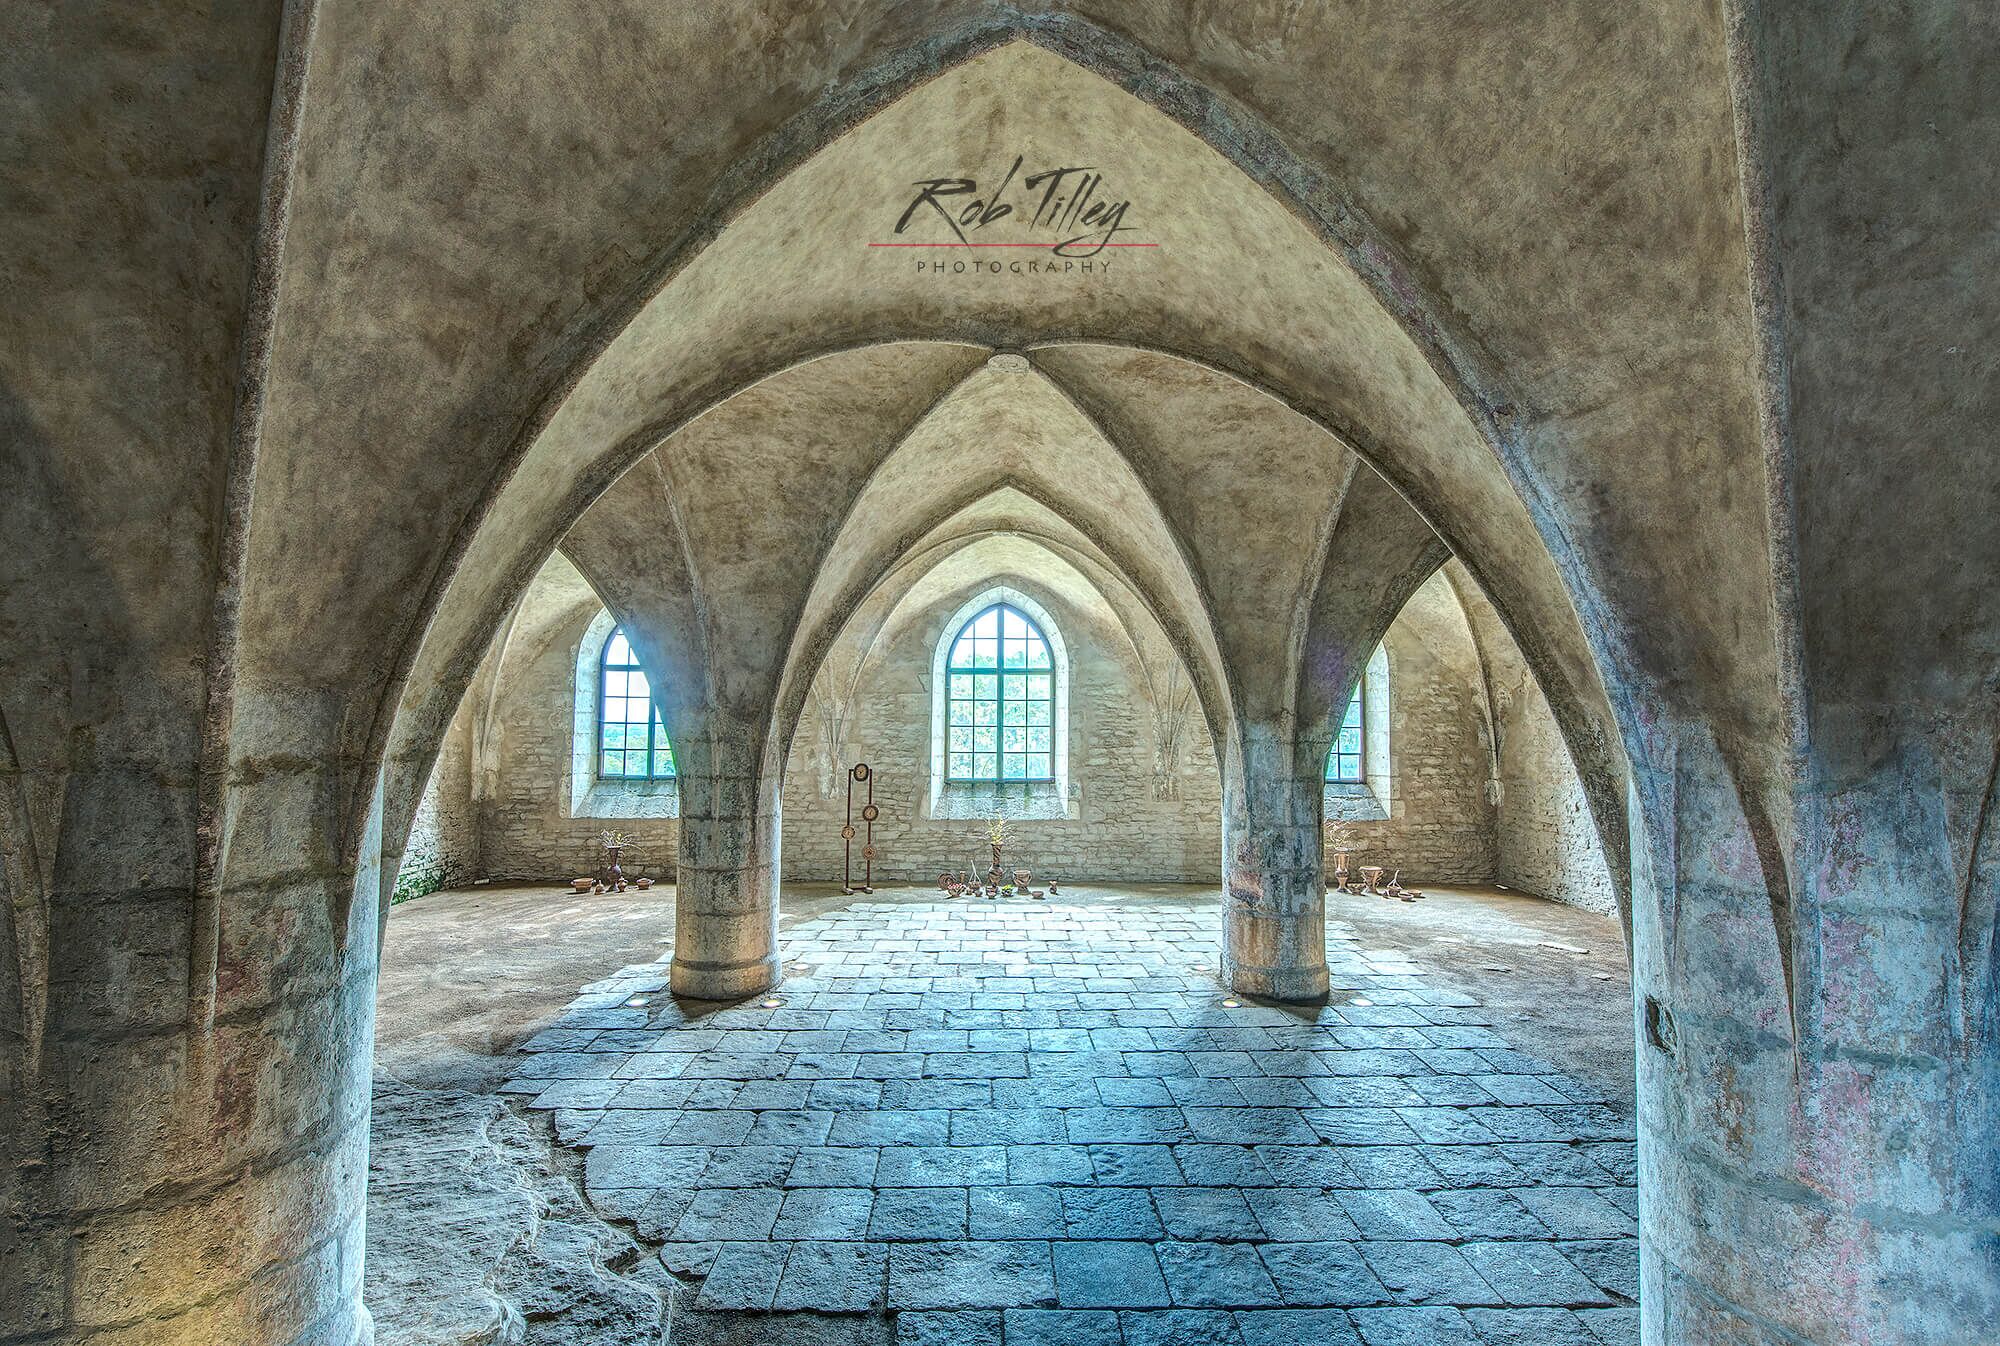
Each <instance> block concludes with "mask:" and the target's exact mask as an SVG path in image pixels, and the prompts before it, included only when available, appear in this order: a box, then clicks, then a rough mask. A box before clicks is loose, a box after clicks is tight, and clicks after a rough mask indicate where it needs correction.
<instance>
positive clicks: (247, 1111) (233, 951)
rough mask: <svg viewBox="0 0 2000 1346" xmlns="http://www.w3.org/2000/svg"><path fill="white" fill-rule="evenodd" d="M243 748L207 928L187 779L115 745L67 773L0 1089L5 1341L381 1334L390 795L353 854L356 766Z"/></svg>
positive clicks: (344, 1340) (239, 1343)
mask: <svg viewBox="0 0 2000 1346" xmlns="http://www.w3.org/2000/svg"><path fill="white" fill-rule="evenodd" d="M237 765H238V767H239V769H240V770H241V771H242V772H243V773H244V774H245V775H254V777H255V780H254V783H246V784H244V785H242V786H240V787H239V792H238V795H237V798H236V800H235V801H234V803H235V810H234V817H235V826H234V830H233V833H232V835H231V836H230V838H229V848H228V861H229V864H228V868H227V870H226V871H225V879H224V883H223V885H222V887H221V890H220V892H219V893H217V894H216V898H217V900H218V905H219V909H220V911H219V920H218V921H216V922H215V923H214V924H212V925H209V926H207V927H206V930H205V933H206V938H203V935H204V926H203V925H202V924H201V923H199V922H195V921H192V920H191V919H190V913H191V911H192V910H193V906H194V902H193V895H194V878H195V874H194V868H193V865H192V853H191V849H189V848H186V847H176V846H175V845H174V844H173V843H174V842H175V841H177V840H181V839H189V840H191V839H192V829H191V828H189V827H187V826H186V823H187V821H188V820H189V819H190V818H191V817H192V816H193V806H194V800H193V792H192V789H191V788H188V787H184V786H181V785H179V784H178V783H174V782H166V783H162V782H161V781H160V780H159V779H158V778H157V777H155V776H152V775H147V776H141V775H140V774H139V773H138V772H136V771H134V770H131V769H130V768H129V767H128V765H127V764H125V763H112V764H110V765H109V766H103V767H95V768H93V769H88V770H80V771H77V772H75V773H74V774H72V775H71V776H70V778H69V780H68V782H67V788H68V806H69V808H70V810H71V816H70V818H69V819H68V820H67V822H66V824H65V826H64V832H63V837H62V842H63V845H62V854H61V856H60V858H59V859H58V861H57V863H56V865H55V866H54V873H53V876H52V877H53V881H52V883H51V884H50V886H49V888H48V889H47V890H46V891H47V896H48V908H47V910H48V914H49V920H50V940H49V945H48V948H49V953H50V960H51V961H50V971H51V973H52V974H53V975H52V976H50V978H49V979H48V980H47V981H46V982H39V983H37V982H31V983H30V984H29V985H28V986H27V987H26V988H25V989H26V990H27V992H28V994H29V999H30V1003H45V1004H46V1007H47V1020H46V1031H44V1032H43V1033H41V1034H40V1035H38V1036H37V1037H36V1038H35V1039H34V1040H33V1041H32V1043H31V1046H32V1047H33V1048H35V1049H36V1050H34V1051H33V1052H32V1053H31V1055H30V1057H29V1059H28V1060H26V1061H21V1062H16V1063H14V1064H15V1066H16V1067H17V1069H18V1070H19V1071H20V1073H21V1074H23V1075H25V1078H24V1079H22V1080H21V1088H20V1091H19V1092H18V1093H17V1094H15V1095H14V1096H12V1097H10V1098H9V1099H7V1100H6V1101H5V1102H4V1103H0V1117H4V1119H5V1121H6V1124H7V1126H8V1130H9V1134H8V1135H7V1137H6V1144H5V1146H4V1148H5V1150H6V1151H7V1159H8V1161H9V1162H8V1165H7V1170H8V1180H7V1181H4V1182H0V1194H3V1195H4V1196H5V1206H6V1211H7V1216H8V1219H7V1220H5V1221H0V1225H11V1226H12V1231H11V1232H12V1233H13V1234H14V1235H15V1237H13V1238H9V1237H8V1236H7V1234H6V1233H0V1283H4V1284H5V1285H6V1286H7V1288H8V1291H9V1295H10V1299H11V1301H12V1303H11V1305H10V1308H11V1309H13V1310H15V1311H17V1314H18V1316H14V1317H12V1318H10V1320H9V1327H8V1329H6V1330H0V1337H4V1338H5V1339H7V1340H9V1341H11V1340H13V1339H14V1336H13V1330H15V1329H19V1330H22V1331H24V1332H25V1333H26V1334H27V1335H26V1336H25V1337H23V1339H24V1340H28V1339H32V1340H34V1341H37V1342H42V1341H48V1342H60V1343H63V1346H85V1344H86V1343H87V1344H88V1346H138V1344H139V1343H145V1346H213V1344H214V1343H220V1342H227V1343H230V1344H231V1346H367V1343H369V1342H370V1341H371V1340H372V1336H373V1333H372V1329H371V1324H370V1320H369V1316H368V1312H367V1310H366V1309H365V1308H364V1307H363V1306H362V1299H361V1279H362V1278H361V1267H362V1250H363V1215H364V1211H365V1207H366V1199H367V1175H368V1107H369V1079H370V1059H371V1052H372V1048H373V1043H374V1023H375V976H376V949H377V945H376V898H377V894H379V892H380V879H379V874H378V871H377V868H376V866H377V863H378V858H377V853H378V850H379V846H378V844H377V843H378V841H379V817H380V810H379V807H377V808H376V810H375V811H374V812H373V814H372V817H371V820H370V822H369V824H368V830H367V834H366V836H365V838H364V839H363V841H362V845H361V850H362V855H361V867H360V870H359V871H358V872H357V870H356V869H355V867H354V861H353V859H352V857H343V855H342V854H341V853H340V851H339V850H338V849H337V845H338V839H339V835H340V834H339V830H338V828H337V827H336V821H337V819H338V818H339V812H340V809H341V808H342V807H343V806H344V805H345V804H346V802H347V801H348V799H349V792H348V785H349V780H348V778H346V777H344V776H342V774H341V773H340V772H338V771H336V770H334V769H333V768H332V767H330V766H327V765H325V764H324V763H323V762H320V761H305V762H302V761H301V760H300V759H299V758H298V757H297V756H285V757H277V756H273V757H270V758H250V757H239V758H238V759H237ZM10 971H11V969H10ZM4 989H7V990H10V991H11V990H17V987H15V986H9V987H6V988H4ZM210 995H212V996H213V1000H212V1007H213V1008H212V1012H211V1011H210V1008H209V1005H210V1003H211V1002H210V1001H209V999H208V997H209V996H210ZM44 997H45V1000H44V999H43V998H44Z"/></svg>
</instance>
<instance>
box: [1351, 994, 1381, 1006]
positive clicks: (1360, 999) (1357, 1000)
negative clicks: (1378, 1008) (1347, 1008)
mask: <svg viewBox="0 0 2000 1346" xmlns="http://www.w3.org/2000/svg"><path fill="white" fill-rule="evenodd" d="M1347 1003H1348V1004H1350V1005H1372V1004H1374V1003H1375V1002H1374V1001H1372V1000H1370V999H1369V998H1368V997H1367V996H1365V995H1358V996H1356V997H1354V999H1352V1000H1350V1001H1348V1002H1347Z"/></svg>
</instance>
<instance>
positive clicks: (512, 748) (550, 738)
mask: <svg viewBox="0 0 2000 1346" xmlns="http://www.w3.org/2000/svg"><path fill="white" fill-rule="evenodd" d="M596 615H597V614H596V613H595V612H590V611H586V612H582V613H578V614H572V615H571V616H570V618H569V619H568V620H566V621H562V622H558V623H556V624H555V625H554V626H553V627H552V629H551V630H550V631H549V632H548V634H547V635H546V637H545V638H542V639H535V640H530V641H526V642H522V641H516V642H515V643H514V644H513V645H512V646H510V647H509V648H508V650H507V651H506V658H505V661H504V664H503V666H502V667H501V668H500V669H499V670H498V672H499V677H500V684H499V689H498V695H496V696H494V697H493V700H492V706H491V709H490V711H489V712H488V713H487V715H486V717H485V727H484V733H483V735H482V738H483V742H482V743H481V745H480V750H479V754H478V761H479V771H478V782H479V784H478V806H479V838H480V856H481V862H482V863H483V864H484V866H485V869H486V873H487V874H488V875H489V876H491V877H492V878H495V879H564V878H571V877H576V876H580V875H585V874H594V873H596V872H597V870H598V868H599V867H600V866H601V865H602V864H603V862H604V852H603V847H602V845H601V843H600V841H599V835H598V834H599V833H601V832H603V831H604V830H605V829H607V828H617V829H619V830H621V831H624V832H626V833H628V834H630V836H631V837H632V847H631V849H630V850H628V851H627V852H626V854H625V857H624V862H623V864H624V869H625V871H626V872H627V873H628V874H632V875H634V876H637V875H638V874H642V873H643V874H648V875H651V876H652V877H654V878H661V879H664V878H669V877H671V876H672V874H673V872H674V855H675V851H676V849H677V848H678V847H679V845H680V823H679V821H678V819H676V818H659V817H652V818H643V817H624V818H610V817H576V816H572V806H571V789H570V784H571V772H572V771H573V770H574V764H573V753H572V749H573V747H574V740H573V739H572V737H571V735H572V734H573V732H574V724H575V722H576V705H577V697H576V678H577V664H578V659H577V651H578V647H579V645H580V644H581V643H582V642H583V640H584V637H585V634H586V631H587V630H588V628H589V626H590V623H591V620H592V619H593V618H594V617H595V616H596ZM524 646H525V647H524ZM477 687H478V684H475V692H476V691H477ZM585 695H586V696H587V697H588V699H589V700H590V701H591V703H592V704H594V703H595V700H596V695H597V691H596V686H595V684H594V683H593V684H591V685H590V686H589V687H587V688H586V689H585ZM468 699H470V698H468ZM461 715H463V712H462V711H461ZM452 732H453V733H454V734H456V733H458V732H459V726H458V725H456V724H455V725H454V726H453V729H452Z"/></svg>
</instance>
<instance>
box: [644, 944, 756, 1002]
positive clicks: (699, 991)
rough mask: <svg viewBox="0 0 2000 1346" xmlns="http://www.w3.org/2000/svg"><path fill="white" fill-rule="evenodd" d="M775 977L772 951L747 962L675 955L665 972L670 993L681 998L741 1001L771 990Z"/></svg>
mask: <svg viewBox="0 0 2000 1346" xmlns="http://www.w3.org/2000/svg"><path fill="white" fill-rule="evenodd" d="M779 980H780V977H779V973H778V955H777V954H776V953H769V954H766V955H764V956H763V957H762V958H756V959H752V960H751V961H750V962H747V963H695V962H688V961H684V960H683V959H682V958H681V957H680V956H679V955H675V957H674V961H673V966H672V969H671V970H670V972H669V973H668V981H669V984H670V986H671V989H672V991H673V994H674V995H675V996H677V997H679V998H681V999H685V1000H742V999H745V998H747V997H749V996H753V995H757V994H759V993H760V992H763V991H769V990H771V989H773V988H774V987H776V986H777V984H778V982H779Z"/></svg>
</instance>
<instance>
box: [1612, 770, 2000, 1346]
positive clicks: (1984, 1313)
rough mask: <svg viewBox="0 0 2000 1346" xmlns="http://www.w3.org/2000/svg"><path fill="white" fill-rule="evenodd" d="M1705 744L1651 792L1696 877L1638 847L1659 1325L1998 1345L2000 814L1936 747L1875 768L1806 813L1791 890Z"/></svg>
mask: <svg viewBox="0 0 2000 1346" xmlns="http://www.w3.org/2000/svg"><path fill="white" fill-rule="evenodd" d="M1857 741H1859V735H1858V734H1857ZM1989 751H1990V748H1989ZM1922 756H1924V757H1928V754H1923V755H1922ZM1707 757H1708V754H1707V752H1706V750H1705V749H1697V750H1693V751H1690V750H1689V749H1688V748H1687V747H1686V745H1683V746H1682V750H1681V752H1680V754H1679V758H1678V760H1677V761H1676V763H1675V764H1674V766H1673V768H1672V769H1671V778H1670V779H1668V780H1665V781H1658V782H1656V783H1655V784H1654V785H1653V786H1652V788H1651V789H1650V790H1648V791H1646V792H1645V793H1647V794H1648V795H1650V796H1651V797H1652V798H1653V799H1655V800H1659V801H1671V805H1670V807H1658V806H1656V808H1655V810H1654V815H1653V821H1654V823H1655V824H1658V823H1659V822H1660V821H1661V819H1662V818H1664V819H1665V825H1666V826H1667V827H1670V828H1673V829H1675V833H1676V834H1675V835H1674V838H1673V846H1672V849H1671V850H1670V851H1668V852H1666V854H1669V855H1671V856H1673V857H1674V860H1675V870H1674V872H1673V873H1670V874H1664V875H1662V874H1659V873H1656V872H1652V871H1653V869H1654V866H1652V865H1649V864H1648V863H1647V855H1648V854H1649V852H1648V851H1647V850H1646V849H1645V848H1644V847H1642V846H1641V845H1638V844H1635V845H1634V847H1633V852H1634V871H1635V873H1634V878H1635V882H1634V904H1633V950H1634V960H1633V962H1634V968H1633V983H1634V1015H1635V1020H1636V1028H1637V1031H1638V1103H1639V1127H1638V1134H1639V1205H1640V1235H1641V1256H1640V1267H1641V1275H1640V1313H1641V1318H1642V1332H1641V1339H1642V1340H1644V1341H1645V1342H1646V1343H1648V1346H1738V1344H1745V1346H1747V1344H1752V1343H1754V1346H1806V1344H1807V1343H1810V1344H1811V1346H1849V1344H1850V1343H1859V1342H1868V1343H1874V1344H1875V1346H1961V1344H1962V1343H1968V1342H1974V1341H1990V1340H1995V1339H1996V1337H1995V1335H1994V1333H1995V1324H1996V1323H2000V1035H1996V1031H1995V1030H1996V1015H2000V1000H1996V993H1995V989H1994V987H1995V982H1994V980H1993V972H1994V969H1993V929H1994V925H1993V911H1994V903H1995V897H1996V892H1995V889H1996V884H2000V867H1997V866H1995V864H1994V863H1993V861H1992V860H1990V859H1986V860H1984V861H1983V863H1982V853H1984V854H1987V855H1990V854H1991V853H1992V852H1991V849H1990V848H1991V847H1992V845H1993V843H1994V841H1995V838H1993V837H1991V836H1987V837H1984V838H1982V837H1981V836H1980V835H1979V834H1980V832H1981V831H1984V832H1987V833H1991V832H1992V831H1993V824H1992V817H1991V813H1990V811H1989V812H1987V813H1986V814H1981V812H1980V810H1979V800H1978V792H1977V786H1976V785H1975V787H1974V789H1973V790H1971V791H1968V792H1967V794H1966V797H1963V798H1960V799H1957V800H1953V799H1952V798H1950V795H1951V794H1952V790H1951V774H1952V768H1951V767H1950V766H1948V765H1941V764H1940V763H1939V762H1937V761H1936V760H1912V761H1908V762H1905V763H1901V764H1892V765H1891V766H1889V767H1887V768H1885V769H1880V770H1877V771H1874V772H1872V773H1871V775H1870V778H1868V779H1864V780H1860V781H1856V782H1854V783H1852V784H1851V785H1850V786H1848V787H1846V788H1843V789H1840V790H1839V791H1838V792H1837V793H1833V794H1830V795H1829V796H1828V797H1827V798H1826V799H1825V800H1824V801H1823V802H1821V803H1819V804H1818V805H1815V806H1809V807H1807V808H1805V809H1802V810H1801V816H1802V817H1803V818H1804V819H1805V820H1806V821H1805V826H1804V827H1803V828H1802V829H1801V830H1802V831H1807V833H1808V834H1807V838H1806V840H1805V842H1804V843H1803V844H1800V845H1798V846H1797V848H1796V849H1795V850H1794V851H1793V853H1792V854H1791V855H1790V856H1789V857H1788V859H1789V860H1790V862H1791V863H1790V864H1789V866H1788V868H1789V871H1790V875H1791V876H1792V880H1793V882H1794V883H1796V884H1797V887H1796V888H1794V889H1793V890H1792V891H1791V893H1790V894H1789V896H1790V901H1789V903H1787V904H1784V905H1776V904H1774V903H1773V902H1772V900H1771V896H1770V892H1769V890H1768V889H1767V888H1766V887H1765V883H1764V879H1763V872H1762V871H1761V870H1760V868H1759V866H1758V864H1757V848H1756V847H1755V845H1754V844H1753V842H1752V837H1751V830H1750V828H1749V827H1748V826H1747V824H1746V822H1745V819H1744V816H1743V814H1742V811H1741V810H1740V808H1739V807H1738V804H1737V797H1736V794H1735V790H1734V788H1733V786H1732V785H1731V783H1730V782H1729V780H1728V779H1727V777H1726V776H1725V774H1724V773H1723V772H1722V771H1721V770H1720V769H1719V768H1718V767H1717V766H1716V765H1715V764H1714V763H1713V762H1712V761H1710V760H1707ZM1977 765H1978V766H1979V767H1980V768H1984V767H1985V765H1986V763H1979V764H1977ZM1970 774H1978V773H1970ZM1979 780H1981V781H1983V780H1984V776H1983V774H1980V775H1979ZM1941 786H1942V788H1941ZM1982 823H1983V825H1982ZM1822 827H1823V828H1824V831H1820V832H1818V833H1817V834H1816V835H1815V834H1814V833H1813V832H1812V831H1810V830H1808V829H1817V828H1822ZM1653 853H1657V852H1653ZM1815 857H1816V858H1815ZM1968 936H1970V937H1969V938H1968ZM1788 962H1789V969H1788V967H1787V963H1788Z"/></svg>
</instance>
